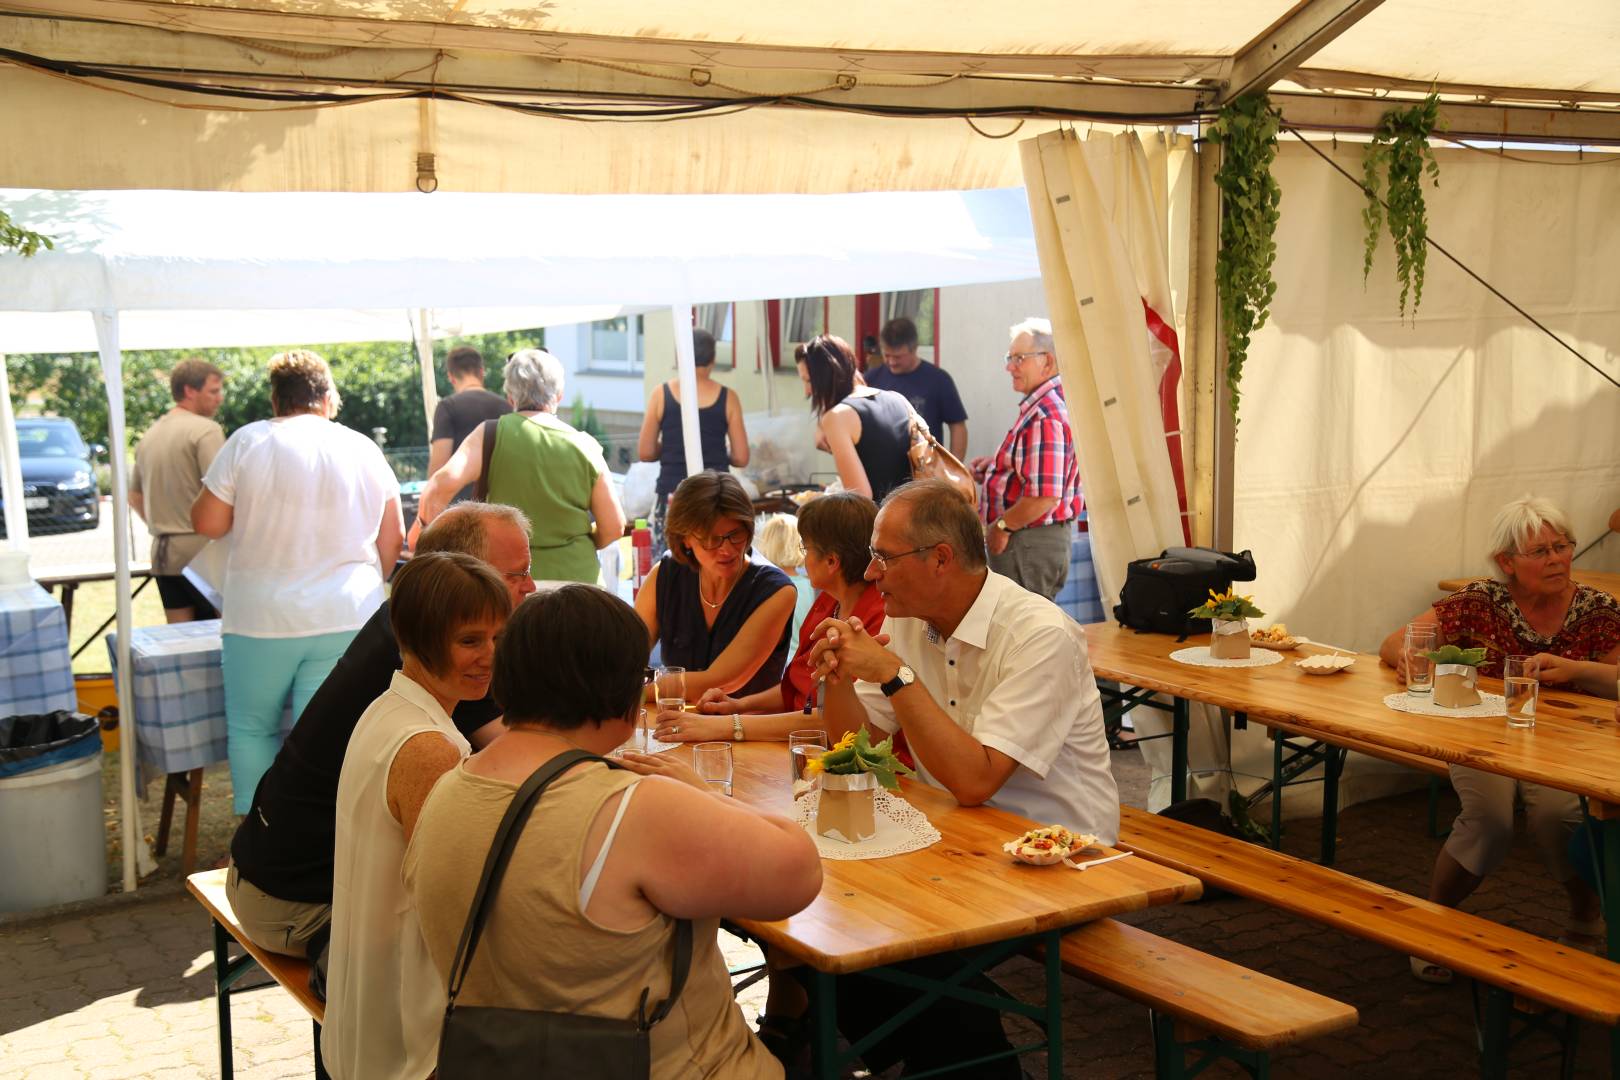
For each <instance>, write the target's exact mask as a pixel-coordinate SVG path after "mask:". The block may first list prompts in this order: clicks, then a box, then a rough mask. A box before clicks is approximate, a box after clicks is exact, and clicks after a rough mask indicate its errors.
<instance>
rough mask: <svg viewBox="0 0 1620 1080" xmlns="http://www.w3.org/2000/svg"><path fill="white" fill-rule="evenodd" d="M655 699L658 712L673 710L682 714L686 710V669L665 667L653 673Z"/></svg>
mask: <svg viewBox="0 0 1620 1080" xmlns="http://www.w3.org/2000/svg"><path fill="white" fill-rule="evenodd" d="M653 686H654V687H655V688H656V689H655V690H654V691H653V697H654V698H655V699H656V700H657V702H658V711H659V712H663V711H664V710H665V709H672V710H674V711H675V712H680V711H681V710H682V709H684V708H686V669H685V668H683V667H671V666H668V665H666V666H664V667H660V668H658V669H657V670H656V671H654V672H653Z"/></svg>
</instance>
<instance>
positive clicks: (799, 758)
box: [788, 728, 827, 794]
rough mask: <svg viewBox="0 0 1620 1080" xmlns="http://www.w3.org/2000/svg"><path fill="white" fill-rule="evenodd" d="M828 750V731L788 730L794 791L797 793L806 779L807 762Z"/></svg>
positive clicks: (817, 729) (789, 762)
mask: <svg viewBox="0 0 1620 1080" xmlns="http://www.w3.org/2000/svg"><path fill="white" fill-rule="evenodd" d="M826 752H827V733H826V732H825V731H822V730H821V729H820V728H802V729H800V730H798V731H790V732H788V764H789V765H790V766H792V770H793V791H794V794H797V793H798V791H799V785H800V783H801V782H802V781H803V780H804V767H805V764H806V763H807V762H808V761H809V760H810V759H811V758H813V757H819V756H820V755H822V754H824V753H826Z"/></svg>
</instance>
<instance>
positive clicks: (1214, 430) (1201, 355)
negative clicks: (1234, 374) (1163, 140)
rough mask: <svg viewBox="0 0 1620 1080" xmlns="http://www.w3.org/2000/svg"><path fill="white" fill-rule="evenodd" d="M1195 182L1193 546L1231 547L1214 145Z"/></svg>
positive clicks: (1201, 156)
mask: <svg viewBox="0 0 1620 1080" xmlns="http://www.w3.org/2000/svg"><path fill="white" fill-rule="evenodd" d="M1195 149H1196V152H1197V153H1196V160H1197V181H1196V183H1195V184H1194V186H1193V197H1192V218H1193V222H1192V230H1191V234H1192V248H1193V250H1192V275H1191V276H1192V280H1191V283H1190V286H1189V293H1190V300H1189V302H1188V308H1189V311H1188V322H1189V323H1190V325H1191V327H1192V365H1191V368H1192V371H1191V374H1192V383H1193V402H1192V405H1193V408H1192V420H1193V423H1192V428H1193V432H1192V446H1193V484H1192V490H1191V491H1190V492H1189V493H1188V494H1189V497H1190V499H1191V508H1192V511H1193V542H1194V543H1195V544H1203V545H1208V546H1213V547H1221V548H1225V547H1228V546H1229V545H1230V543H1231V534H1232V525H1231V521H1232V484H1231V466H1232V457H1231V450H1232V423H1231V408H1230V404H1229V401H1230V399H1229V396H1228V395H1227V393H1226V391H1225V381H1224V379H1223V378H1222V371H1223V370H1224V350H1223V349H1222V347H1221V343H1220V301H1219V297H1218V294H1217V292H1216V287H1215V254H1216V251H1217V250H1218V248H1219V246H1220V223H1221V196H1220V189H1218V188H1217V187H1216V186H1215V172H1216V169H1217V168H1218V167H1219V164H1220V163H1219V161H1218V158H1217V155H1218V154H1219V151H1218V150H1217V149H1216V147H1215V144H1214V143H1209V142H1205V141H1203V140H1202V139H1200V140H1199V141H1198V142H1197V143H1196V144H1195Z"/></svg>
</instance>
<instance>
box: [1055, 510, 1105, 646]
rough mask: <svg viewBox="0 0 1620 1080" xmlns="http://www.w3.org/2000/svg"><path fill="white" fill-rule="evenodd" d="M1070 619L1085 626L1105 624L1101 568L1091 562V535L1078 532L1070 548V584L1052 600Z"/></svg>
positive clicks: (1066, 583)
mask: <svg viewBox="0 0 1620 1080" xmlns="http://www.w3.org/2000/svg"><path fill="white" fill-rule="evenodd" d="M1052 599H1053V600H1054V601H1055V602H1056V603H1057V606H1058V607H1060V608H1062V609H1063V610H1064V611H1066V612H1068V614H1069V617H1070V618H1072V619H1073V620H1074V621H1075V622H1077V623H1079V624H1080V625H1082V626H1084V625H1085V624H1086V623H1094V622H1102V621H1103V602H1102V593H1101V592H1099V591H1098V588H1097V567H1096V565H1095V564H1094V563H1092V561H1091V534H1090V533H1088V532H1078V531H1077V532H1076V533H1075V534H1074V542H1073V544H1072V545H1071V546H1070V548H1069V580H1068V581H1066V582H1064V583H1063V588H1061V589H1059V590H1058V594H1057V595H1056V596H1054V597H1053V598H1052Z"/></svg>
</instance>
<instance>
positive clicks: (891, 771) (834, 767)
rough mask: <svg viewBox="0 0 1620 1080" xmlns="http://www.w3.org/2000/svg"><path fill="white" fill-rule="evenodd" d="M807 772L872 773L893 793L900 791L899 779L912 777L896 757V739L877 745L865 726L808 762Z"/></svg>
mask: <svg viewBox="0 0 1620 1080" xmlns="http://www.w3.org/2000/svg"><path fill="white" fill-rule="evenodd" d="M804 771H805V775H806V776H820V775H821V774H822V773H828V774H830V775H833V776H853V775H855V774H856V773H871V774H872V775H873V776H874V777H876V778H877V782H878V783H880V784H882V785H883V786H884V787H885V788H887V789H888V790H889V791H899V790H900V779H899V778H900V776H901V775H902V774H904V775H907V776H909V775H912V770H911V769H909V768H907V767H906V764H905V762H903V761H901V760H900V759H899V758H898V757H896V756H895V754H894V738H893V737H892V736H891V737H890V738H887V739H884V740H883V741H882V742H880V743H878V744H877V745H876V746H873V745H872V740H871V737H870V736H868V735H867V734H866V728H864V727H863V728H861V729H860V730H859V731H853V732H851V733H849V734H848V735H845V736H844V737H843V738H842V739H839V740H838V742H836V743H835V744H833V748H832V749H831V750H828V751H827V752H826V753H825V754H822V755H821V756H820V757H814V758H811V759H810V760H809V761H807V762H805V766H804Z"/></svg>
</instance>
